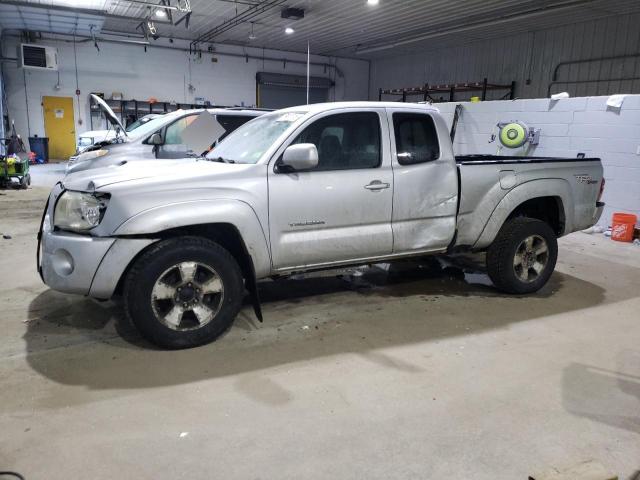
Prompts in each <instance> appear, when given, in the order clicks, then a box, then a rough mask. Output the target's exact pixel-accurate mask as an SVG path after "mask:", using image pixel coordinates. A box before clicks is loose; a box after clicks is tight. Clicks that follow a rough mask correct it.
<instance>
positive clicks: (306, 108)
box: [277, 101, 439, 113]
mask: <svg viewBox="0 0 640 480" xmlns="http://www.w3.org/2000/svg"><path fill="white" fill-rule="evenodd" d="M339 108H402V109H404V108H406V109H412V110H428V111H431V112H437V111H439V110H438V109H437V108H436V107H434V106H432V105H430V104H427V103H408V102H372V101H369V102H367V101H357V102H328V103H312V104H310V105H299V106H297V107H288V108H283V109H282V110H277V111H278V112H303V113H319V112H325V111H328V110H335V109H339Z"/></svg>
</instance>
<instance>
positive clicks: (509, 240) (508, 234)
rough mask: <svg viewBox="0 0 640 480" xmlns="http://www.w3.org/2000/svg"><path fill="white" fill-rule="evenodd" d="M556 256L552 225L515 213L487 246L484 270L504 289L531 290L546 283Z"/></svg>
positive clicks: (536, 289) (509, 291) (499, 287)
mask: <svg viewBox="0 0 640 480" xmlns="http://www.w3.org/2000/svg"><path fill="white" fill-rule="evenodd" d="M545 248H546V250H545ZM557 258H558V240H557V238H556V235H555V233H554V231H553V230H552V229H551V227H550V226H549V225H548V224H547V223H545V222H543V221H542V220H538V219H535V218H528V217H518V218H513V219H511V220H507V221H506V222H505V224H504V225H503V226H502V228H501V229H500V231H499V232H498V235H497V236H496V238H495V240H494V241H493V243H492V244H491V246H490V247H489V249H488V250H487V272H488V273H489V277H490V278H491V281H492V282H493V284H494V285H495V286H496V288H498V289H499V290H502V291H503V292H506V293H513V294H525V293H533V292H537V291H538V290H540V289H541V288H542V287H543V286H544V285H545V284H546V283H547V281H548V280H549V277H551V274H552V273H553V270H554V268H555V266H556V260H557Z"/></svg>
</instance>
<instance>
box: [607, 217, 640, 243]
mask: <svg viewBox="0 0 640 480" xmlns="http://www.w3.org/2000/svg"><path fill="white" fill-rule="evenodd" d="M637 221H638V217H636V216H635V215H632V214H630V213H614V214H613V220H612V222H611V240H616V241H618V242H631V241H633V229H634V228H635V226H636V222H637Z"/></svg>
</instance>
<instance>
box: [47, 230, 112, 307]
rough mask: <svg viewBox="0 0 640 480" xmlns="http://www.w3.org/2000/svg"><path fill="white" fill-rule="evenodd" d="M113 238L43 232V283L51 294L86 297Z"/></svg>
mask: <svg viewBox="0 0 640 480" xmlns="http://www.w3.org/2000/svg"><path fill="white" fill-rule="evenodd" d="M115 241H116V239H115V238H98V237H91V236H89V235H78V234H74V233H67V232H52V231H48V232H43V235H42V263H41V268H42V279H43V280H44V283H46V284H47V285H49V286H50V287H51V288H53V289H54V290H59V291H61V292H67V293H79V294H81V295H88V294H89V290H90V288H91V283H92V282H93V277H94V276H95V274H96V272H97V270H98V267H99V266H100V263H101V262H102V260H103V259H104V257H105V255H106V253H107V251H108V250H109V248H111V246H112V245H113V244H114V242H115Z"/></svg>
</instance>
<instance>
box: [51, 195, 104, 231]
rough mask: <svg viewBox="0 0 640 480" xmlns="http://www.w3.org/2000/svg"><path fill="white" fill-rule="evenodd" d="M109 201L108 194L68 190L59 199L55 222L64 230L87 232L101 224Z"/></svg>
mask: <svg viewBox="0 0 640 480" xmlns="http://www.w3.org/2000/svg"><path fill="white" fill-rule="evenodd" d="M108 203H109V195H108V194H104V193H103V194H92V193H83V192H73V191H70V190H67V191H66V192H64V193H63V194H62V195H61V196H60V198H59V199H58V203H57V204H56V211H55V213H54V216H53V224H54V226H56V227H57V228H60V229H62V230H72V231H74V232H86V231H87V230H91V229H92V228H94V227H97V226H98V225H99V224H100V222H101V221H102V217H103V216H104V212H105V210H106V209H107V204H108Z"/></svg>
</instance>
